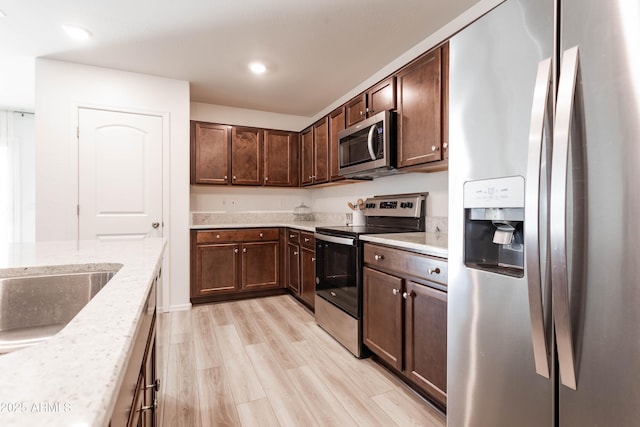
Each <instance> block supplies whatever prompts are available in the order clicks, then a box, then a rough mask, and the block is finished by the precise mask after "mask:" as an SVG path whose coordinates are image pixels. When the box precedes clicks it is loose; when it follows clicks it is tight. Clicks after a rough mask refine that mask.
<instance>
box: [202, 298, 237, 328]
mask: <svg viewBox="0 0 640 427" xmlns="http://www.w3.org/2000/svg"><path fill="white" fill-rule="evenodd" d="M203 307H207V308H208V309H209V310H210V311H211V315H212V316H213V324H214V326H224V325H230V324H231V323H232V321H231V316H230V315H229V312H230V310H229V303H217V304H211V305H205V306H203Z"/></svg>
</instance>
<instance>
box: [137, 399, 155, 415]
mask: <svg viewBox="0 0 640 427" xmlns="http://www.w3.org/2000/svg"><path fill="white" fill-rule="evenodd" d="M157 407H158V399H153V405H149V406H143V407H142V408H140V409H138V412H146V411H155V410H156V408H157Z"/></svg>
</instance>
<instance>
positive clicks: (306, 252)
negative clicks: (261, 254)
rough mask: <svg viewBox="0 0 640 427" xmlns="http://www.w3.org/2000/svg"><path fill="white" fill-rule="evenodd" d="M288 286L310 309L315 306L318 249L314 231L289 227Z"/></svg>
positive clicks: (287, 232)
mask: <svg viewBox="0 0 640 427" xmlns="http://www.w3.org/2000/svg"><path fill="white" fill-rule="evenodd" d="M286 234H287V279H286V282H287V288H289V290H290V291H291V293H292V294H293V295H294V296H295V297H296V298H298V299H299V300H300V301H302V302H303V303H304V304H305V305H306V306H307V307H309V308H310V309H312V310H313V309H314V307H315V296H316V249H315V244H316V243H315V238H314V237H313V233H310V232H306V231H298V230H295V229H292V228H288V229H287V231H286Z"/></svg>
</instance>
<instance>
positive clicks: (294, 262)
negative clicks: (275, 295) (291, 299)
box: [287, 243, 300, 294]
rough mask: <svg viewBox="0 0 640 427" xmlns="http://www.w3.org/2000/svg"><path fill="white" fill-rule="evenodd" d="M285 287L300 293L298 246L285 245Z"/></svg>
mask: <svg viewBox="0 0 640 427" xmlns="http://www.w3.org/2000/svg"><path fill="white" fill-rule="evenodd" d="M287 287H288V288H289V289H291V290H292V291H293V292H295V293H296V294H298V293H299V292H300V246H298V245H293V244H291V243H287Z"/></svg>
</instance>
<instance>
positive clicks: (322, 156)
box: [313, 117, 329, 184]
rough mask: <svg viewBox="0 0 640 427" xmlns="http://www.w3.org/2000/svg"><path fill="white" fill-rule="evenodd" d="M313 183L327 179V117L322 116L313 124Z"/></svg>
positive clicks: (326, 180)
mask: <svg viewBox="0 0 640 427" xmlns="http://www.w3.org/2000/svg"><path fill="white" fill-rule="evenodd" d="M313 150H314V156H313V160H314V163H315V164H314V168H313V169H314V174H313V176H314V179H313V183H314V184H320V183H322V182H328V181H329V118H328V117H324V118H323V119H320V120H319V121H318V122H316V123H315V124H314V125H313Z"/></svg>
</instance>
